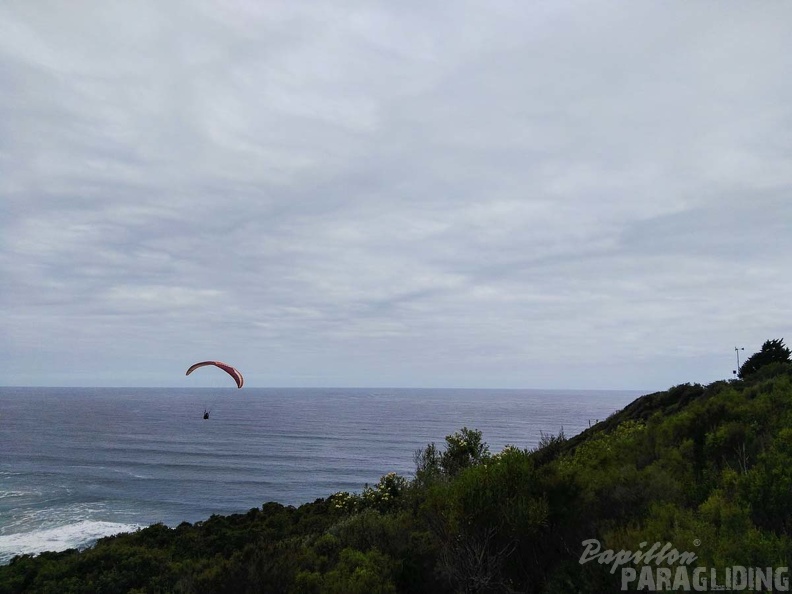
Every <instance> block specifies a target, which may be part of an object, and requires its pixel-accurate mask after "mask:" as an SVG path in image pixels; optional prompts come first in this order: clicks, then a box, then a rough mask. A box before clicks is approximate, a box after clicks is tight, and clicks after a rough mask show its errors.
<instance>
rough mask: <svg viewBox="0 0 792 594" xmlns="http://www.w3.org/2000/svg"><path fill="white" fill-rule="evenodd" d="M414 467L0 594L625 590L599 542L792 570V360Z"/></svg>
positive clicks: (104, 555)
mask: <svg viewBox="0 0 792 594" xmlns="http://www.w3.org/2000/svg"><path fill="white" fill-rule="evenodd" d="M746 364H747V362H746ZM415 462H416V471H415V476H414V477H413V478H411V479H406V478H404V477H401V476H398V475H396V474H388V475H385V476H384V477H382V479H381V480H380V481H379V482H378V483H377V484H376V485H373V486H370V487H366V488H365V489H364V490H363V491H362V492H361V493H336V494H335V495H332V496H330V497H328V498H326V499H320V500H317V501H315V502H313V503H309V504H306V505H302V506H300V507H299V508H294V507H285V506H282V505H279V504H276V503H267V504H265V505H263V506H262V507H261V508H260V509H252V510H250V511H249V512H248V513H246V514H241V515H232V516H224V517H221V516H213V517H211V518H209V519H208V520H206V521H204V522H199V523H197V524H194V525H190V524H186V523H185V524H182V525H180V526H177V527H176V528H168V527H166V526H163V525H155V526H151V527H149V528H146V529H143V530H139V531H137V532H135V533H131V534H126V535H120V536H116V537H111V538H105V539H102V540H100V541H99V542H98V543H97V544H96V546H94V547H93V548H91V549H89V550H85V551H82V552H78V551H76V550H70V551H65V552H61V553H44V554H42V555H39V556H36V557H32V556H27V555H23V556H20V557H16V558H15V559H14V560H13V561H12V562H11V564H10V565H7V566H5V567H0V593H10V592H53V593H54V592H57V593H67V592H97V593H99V592H101V593H108V592H184V593H187V592H200V593H207V592H229V593H231V592H233V593H244V592H284V593H300V594H304V593H305V594H311V593H316V594H319V593H338V594H342V593H343V594H355V593H361V594H363V593H365V594H372V593H395V592H411V593H421V592H425V593H429V592H431V593H443V592H449V593H451V592H530V593H568V592H611V591H618V590H619V588H620V581H619V580H620V578H619V575H618V572H617V574H616V575H614V574H611V573H610V565H609V564H603V563H598V562H596V561H592V562H588V563H580V562H579V560H580V558H581V555H582V554H583V550H584V546H583V544H582V543H583V541H585V540H588V539H597V540H599V541H600V542H601V544H602V549H603V550H605V549H613V550H614V551H619V550H622V549H624V550H628V551H636V550H638V549H639V546H640V543H655V542H659V543H663V544H664V543H671V544H672V545H673V546H674V547H675V548H677V549H678V550H679V551H680V552H681V551H692V552H694V553H695V555H696V557H697V559H696V561H695V564H696V565H701V566H705V567H720V568H722V567H731V566H733V565H739V566H757V567H767V566H786V567H788V566H790V565H791V564H792V563H791V562H792V363H789V362H777V361H776V362H772V364H767V365H763V366H761V368H757V369H756V370H754V371H752V372H751V373H750V374H747V373H746V374H744V377H743V379H741V380H736V381H731V382H726V381H723V382H716V383H713V384H711V385H709V386H701V385H690V384H684V385H680V386H676V387H674V388H671V389H670V390H668V391H665V392H659V393H656V394H650V395H647V396H644V397H642V398H639V399H638V400H636V401H635V402H633V403H632V404H630V405H629V406H627V407H626V408H625V409H624V410H622V411H620V412H618V413H615V414H614V415H612V416H611V417H610V418H608V419H607V420H605V421H602V422H600V423H598V424H597V425H595V426H593V427H591V428H590V429H588V430H587V431H585V432H584V433H582V434H581V435H578V436H575V437H574V438H571V439H567V438H565V436H564V435H563V434H560V435H558V436H547V435H543V436H542V441H541V443H540V447H539V448H537V449H536V450H532V451H528V450H524V449H520V448H517V447H512V446H509V447H506V448H505V449H504V450H503V451H501V452H498V453H494V454H493V453H491V452H490V451H489V448H488V447H487V445H486V443H485V442H484V441H483V439H482V435H481V433H480V432H478V431H475V430H470V429H467V428H464V429H462V430H460V431H459V432H457V433H454V434H453V435H449V436H448V437H447V438H446V439H445V444H443V446H442V447H438V446H436V445H435V444H430V445H428V446H427V447H426V448H425V449H423V450H421V451H420V452H418V453H417V454H416V459H415ZM668 589H669V590H670V589H671V588H670V587H669V588H668Z"/></svg>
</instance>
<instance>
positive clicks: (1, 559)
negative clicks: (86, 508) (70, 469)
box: [0, 520, 141, 564]
mask: <svg viewBox="0 0 792 594" xmlns="http://www.w3.org/2000/svg"><path fill="white" fill-rule="evenodd" d="M138 528H141V526H139V525H137V524H121V523H118V522H98V521H92V520H82V521H80V522H76V523H73V524H66V525H64V526H58V527H55V528H45V529H41V530H34V531H32V532H21V533H16V534H0V564H6V563H8V562H9V561H10V560H11V558H12V557H15V556H16V555H22V554H36V553H42V552H44V551H65V550H66V549H75V548H76V549H84V548H87V547H89V546H91V545H93V544H94V543H95V542H96V541H97V540H99V539H100V538H102V537H104V536H112V535H114V534H119V533H121V532H132V531H134V530H137V529H138Z"/></svg>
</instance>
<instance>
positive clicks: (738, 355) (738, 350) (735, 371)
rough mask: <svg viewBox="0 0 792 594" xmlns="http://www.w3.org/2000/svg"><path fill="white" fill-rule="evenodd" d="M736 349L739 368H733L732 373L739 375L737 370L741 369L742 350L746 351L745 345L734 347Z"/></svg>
mask: <svg viewBox="0 0 792 594" xmlns="http://www.w3.org/2000/svg"><path fill="white" fill-rule="evenodd" d="M734 350H735V352H736V353H737V369H734V370H732V373H733V374H734V376H735V377H737V372H738V371H740V351H744V350H745V348H743V347H740V348H737V347H734Z"/></svg>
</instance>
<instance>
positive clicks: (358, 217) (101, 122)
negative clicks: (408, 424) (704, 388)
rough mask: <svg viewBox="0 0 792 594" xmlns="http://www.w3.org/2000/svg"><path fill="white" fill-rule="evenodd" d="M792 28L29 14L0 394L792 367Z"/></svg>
mask: <svg viewBox="0 0 792 594" xmlns="http://www.w3.org/2000/svg"><path fill="white" fill-rule="evenodd" d="M295 4H297V5H296V6H295ZM790 18H792V5H789V4H787V3H764V4H762V5H761V6H757V5H751V6H748V5H746V4H745V3H738V2H717V3H715V2H713V3H707V2H703V3H695V4H691V3H685V2H672V3H663V4H657V5H640V4H635V3H630V2H624V3H620V4H618V6H615V5H613V4H606V3H601V2H587V1H578V2H571V1H570V2H532V3H518V2H493V3H487V5H486V6H485V5H483V4H481V3H472V2H470V3H464V2H463V3H461V4H460V3H454V4H453V5H452V4H448V3H425V2H424V3H409V2H408V3H398V4H393V3H384V2H383V3H371V2H365V3H363V2H348V3H341V4H339V3H331V2H313V3H309V2H304V3H303V2H301V3H293V2H280V3H279V2H267V3H263V4H262V3H254V2H246V1H241V0H240V1H238V2H226V3H211V2H206V3H201V2H174V3H165V4H163V3H158V2H136V3H129V4H117V3H114V4H107V3H104V2H83V3H80V9H79V10H77V9H75V7H74V6H73V5H70V4H65V3H52V4H49V3H39V2H36V3H22V2H18V3H17V2H10V3H4V4H3V5H2V6H0V88H3V89H5V90H6V92H4V93H2V94H0V199H1V202H0V208H2V210H0V217H1V218H0V226H1V228H0V233H2V238H1V239H0V279H2V285H3V290H2V291H0V307H2V310H3V316H2V321H1V322H0V324H1V325H2V326H1V327H0V356H1V359H2V362H0V374H1V377H0V379H1V380H2V383H4V384H34V385H35V384H44V385H61V384H63V385H97V384H98V385H182V384H183V377H182V374H183V368H184V369H186V367H187V366H188V365H189V364H190V363H192V362H193V361H194V360H199V359H205V358H217V359H224V360H228V361H230V362H234V363H235V364H237V365H238V366H239V367H240V368H242V369H244V370H245V372H246V378H247V384H248V385H252V386H255V385H258V386H353V385H354V386H460V387H465V386H486V387H558V388H565V387H567V388H635V389H661V388H665V387H667V386H669V385H672V384H675V383H680V382H686V381H702V382H707V381H712V380H715V379H719V378H724V377H729V376H730V375H731V369H732V368H733V367H734V366H735V361H734V360H733V359H734V354H735V353H734V351H733V349H734V347H735V346H736V345H738V346H745V347H746V352H750V351H752V350H758V348H759V347H760V346H761V343H762V342H763V341H764V340H766V339H768V338H781V337H788V338H789V339H790V340H792V332H790V329H791V327H790V319H791V318H790V309H791V308H790V301H789V295H790V294H792V274H790V266H789V254H790V253H792V239H791V237H792V235H790V233H789V229H790V227H791V226H792V199H791V198H790V196H791V195H792V194H790V189H791V188H792V163H791V162H790V155H792V140H791V139H792V108H790V105H792V79H790V77H789V76H788V73H789V57H788V56H790V55H792V40H791V39H790V37H789V35H788V30H787V27H786V26H785V23H788V22H790Z"/></svg>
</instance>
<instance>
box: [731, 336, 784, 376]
mask: <svg viewBox="0 0 792 594" xmlns="http://www.w3.org/2000/svg"><path fill="white" fill-rule="evenodd" d="M790 354H791V353H790V350H789V349H788V348H787V347H786V346H784V339H783V338H780V339H775V340H768V341H765V343H764V344H763V345H762V350H760V351H759V352H758V353H754V354H753V355H751V356H750V357H748V359H746V361H745V363H743V364H742V366H741V367H740V372H739V373H738V374H737V375H738V376H739V377H740V378H746V377H748V376H749V375H751V374H753V373H756V372H757V371H758V370H759V369H760V368H762V367H764V366H765V365H769V364H770V363H789V362H790V361H792V359H791V358H790Z"/></svg>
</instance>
